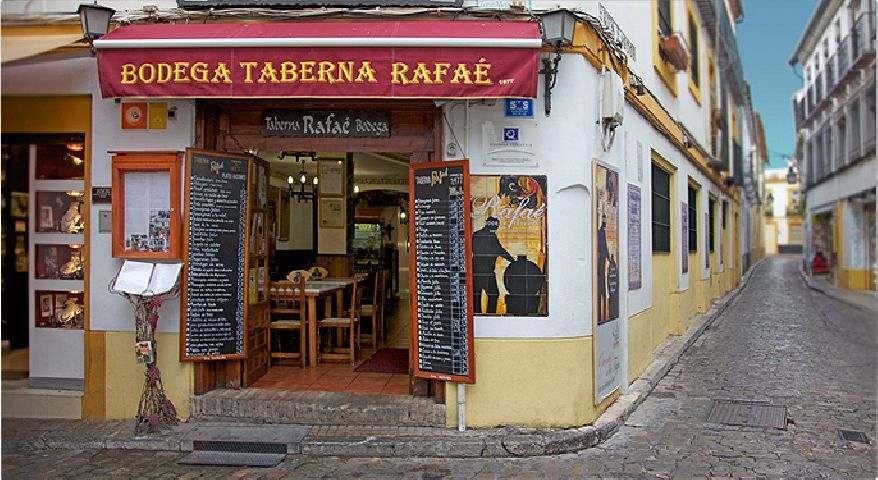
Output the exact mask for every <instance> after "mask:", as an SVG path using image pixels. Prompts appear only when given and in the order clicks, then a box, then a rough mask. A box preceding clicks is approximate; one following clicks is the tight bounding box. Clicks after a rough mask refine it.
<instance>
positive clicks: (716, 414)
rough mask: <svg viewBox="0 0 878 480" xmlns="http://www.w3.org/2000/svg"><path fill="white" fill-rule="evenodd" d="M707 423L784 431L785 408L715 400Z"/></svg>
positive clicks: (760, 403) (757, 403) (761, 403)
mask: <svg viewBox="0 0 878 480" xmlns="http://www.w3.org/2000/svg"><path fill="white" fill-rule="evenodd" d="M707 422H708V423H721V424H723V425H734V426H741V427H761V428H776V429H779V430H786V428H787V408H786V407H785V406H783V405H770V404H768V403H767V402H754V401H747V400H715V401H714V402H713V408H712V409H711V410H710V415H708V416H707Z"/></svg>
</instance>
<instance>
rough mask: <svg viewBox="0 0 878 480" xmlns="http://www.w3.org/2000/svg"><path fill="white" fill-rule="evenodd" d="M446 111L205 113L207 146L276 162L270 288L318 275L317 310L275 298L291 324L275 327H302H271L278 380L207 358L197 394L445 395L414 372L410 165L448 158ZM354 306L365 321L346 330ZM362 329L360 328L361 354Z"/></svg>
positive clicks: (388, 107) (331, 108)
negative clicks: (444, 153) (444, 154)
mask: <svg viewBox="0 0 878 480" xmlns="http://www.w3.org/2000/svg"><path fill="white" fill-rule="evenodd" d="M441 115H442V114H441V109H439V108H437V107H436V106H435V105H434V103H433V102H432V101H355V102H344V103H343V104H339V103H338V102H334V101H310V100H309V101H289V102H277V101H272V102H270V103H269V102H257V101H218V102H214V101H211V102H204V103H202V104H200V105H199V109H198V114H197V121H196V122H197V123H196V135H197V140H198V142H199V145H198V146H199V147H201V148H205V149H208V150H216V151H228V152H249V153H250V154H253V155H256V156H258V157H260V158H261V159H262V160H264V161H267V162H270V180H269V185H270V188H269V195H268V200H267V205H266V207H267V208H268V210H269V211H270V212H271V214H270V215H269V216H270V217H271V220H270V223H269V226H270V227H269V230H270V232H271V237H270V238H272V239H273V241H272V242H271V243H272V245H271V247H270V248H269V251H270V260H269V266H268V269H269V272H270V274H269V277H270V281H271V282H279V283H278V285H277V286H278V287H280V290H278V289H275V292H278V291H283V288H284V287H286V286H288V285H289V284H291V282H296V281H300V278H301V274H305V275H307V277H308V279H307V280H306V284H305V289H304V291H305V294H306V295H305V297H306V298H304V299H302V303H304V305H305V308H304V311H305V314H300V313H297V311H298V310H299V309H297V308H295V307H288V305H286V303H284V302H286V301H288V300H293V301H294V300H295V299H283V298H280V297H281V295H279V294H277V295H274V296H275V297H276V298H275V300H276V303H277V305H275V306H273V307H272V308H273V309H275V310H276V313H277V314H278V315H277V317H280V318H275V317H276V316H275V315H272V319H271V321H272V323H274V322H291V321H292V322H295V321H298V322H301V323H300V325H299V326H296V325H295V324H294V323H292V324H291V323H286V324H277V325H275V326H277V327H290V328H277V329H273V328H269V330H270V332H269V337H270V338H269V340H268V341H267V342H264V343H265V348H266V349H268V350H269V351H268V352H260V353H267V354H268V355H267V356H268V357H269V358H270V357H274V358H271V359H270V360H269V362H270V364H271V367H270V368H269V369H268V373H267V374H265V375H263V376H261V377H260V378H247V375H245V374H244V372H243V371H242V365H243V364H244V362H242V361H240V360H224V361H210V362H200V363H197V364H196V367H195V368H196V375H195V382H196V385H195V393H196V394H201V393H205V392H207V391H209V390H212V389H214V388H241V387H256V388H281V389H290V390H337V391H347V392H353V393H373V394H374V393H387V394H414V395H420V396H430V395H435V396H436V397H437V398H444V386H443V385H442V384H441V382H435V381H434V382H431V381H426V380H421V379H416V378H413V377H412V376H411V375H410V368H409V365H410V364H411V362H410V361H409V355H410V349H409V348H408V347H409V341H410V337H409V331H410V319H409V312H410V308H409V292H408V265H407V263H408V254H407V249H408V247H409V244H408V227H407V223H408V218H407V209H408V165H409V164H411V163H420V162H428V161H435V160H439V159H440V157H441V155H440V153H439V152H441V145H442V138H441V136H442V128H441V125H442V124H441ZM345 125H347V127H345ZM296 272H299V275H300V276H296ZM272 286H274V283H272ZM355 290H356V292H357V298H355V297H354V295H353V292H354V291H355ZM292 291H293V292H296V291H298V290H297V289H295V288H293V289H292ZM282 300H283V301H282ZM354 301H359V304H354V303H353V302H354ZM352 307H353V308H352ZM354 309H357V310H358V311H359V312H360V314H359V315H358V316H357V317H358V320H359V321H358V322H357V323H358V324H357V325H356V327H355V328H345V327H346V326H345V325H344V324H343V323H344V322H343V320H344V319H346V318H349V317H350V312H351V311H352V310H354ZM285 310H288V312H285ZM286 313H290V314H291V315H292V316H290V315H288V316H289V318H284V315H285V314H286ZM296 315H300V317H299V318H298V319H296V318H293V317H295V316H296ZM327 321H328V322H330V323H329V324H323V323H321V322H327ZM373 325H374V326H373ZM351 331H359V338H358V339H357V342H355V343H356V345H354V350H357V349H358V347H359V351H355V352H354V354H353V355H351V353H350V345H351V342H350V335H351ZM355 335H356V333H355ZM303 336H304V339H305V340H306V341H305V342H304V348H302V347H301V345H302V342H300V339H301V338H302V337H303ZM297 352H298V353H299V354H300V355H302V354H303V355H302V356H303V357H304V359H303V358H300V357H299V356H297V355H295V354H296V353H297ZM274 353H281V354H282V353H291V354H292V355H290V356H289V357H287V356H285V355H272V354H274ZM303 360H304V362H303ZM303 363H304V366H302V364H303Z"/></svg>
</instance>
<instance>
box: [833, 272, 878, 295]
mask: <svg viewBox="0 0 878 480" xmlns="http://www.w3.org/2000/svg"><path fill="white" fill-rule="evenodd" d="M873 281H874V280H873V278H872V272H870V271H869V270H855V269H850V268H843V267H842V268H839V269H838V288H845V289H848V290H871V289H872V285H873Z"/></svg>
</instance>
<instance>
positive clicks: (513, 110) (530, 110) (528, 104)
mask: <svg viewBox="0 0 878 480" xmlns="http://www.w3.org/2000/svg"><path fill="white" fill-rule="evenodd" d="M506 116H507V117H527V118H533V116H534V101H533V99H532V98H507V99H506Z"/></svg>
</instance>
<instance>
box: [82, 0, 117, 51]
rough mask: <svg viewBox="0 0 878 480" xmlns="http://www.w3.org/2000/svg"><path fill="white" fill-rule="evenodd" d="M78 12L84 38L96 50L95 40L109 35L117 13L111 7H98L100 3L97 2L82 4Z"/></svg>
mask: <svg viewBox="0 0 878 480" xmlns="http://www.w3.org/2000/svg"><path fill="white" fill-rule="evenodd" d="M77 12H78V13H79V24H80V26H81V27H82V36H83V37H85V39H86V40H88V43H89V44H90V45H91V46H92V49H94V40H95V39H96V38H100V37H102V36H104V35H106V34H107V32H108V31H109V30H110V20H111V19H112V18H113V14H114V13H116V11H115V10H113V9H112V8H110V7H104V6H101V5H98V2H97V1H95V3H93V4H88V3H83V4H80V5H79V10H77Z"/></svg>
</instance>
